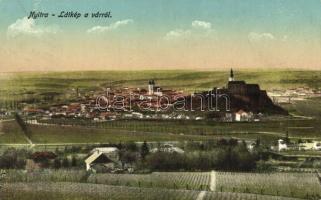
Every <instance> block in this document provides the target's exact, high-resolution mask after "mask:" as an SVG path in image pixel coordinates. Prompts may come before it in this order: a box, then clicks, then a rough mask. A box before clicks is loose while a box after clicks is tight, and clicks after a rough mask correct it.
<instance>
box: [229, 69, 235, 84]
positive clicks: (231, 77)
mask: <svg viewBox="0 0 321 200" xmlns="http://www.w3.org/2000/svg"><path fill="white" fill-rule="evenodd" d="M228 81H229V82H230V81H234V73H233V69H232V68H231V72H230V77H229V78H228Z"/></svg>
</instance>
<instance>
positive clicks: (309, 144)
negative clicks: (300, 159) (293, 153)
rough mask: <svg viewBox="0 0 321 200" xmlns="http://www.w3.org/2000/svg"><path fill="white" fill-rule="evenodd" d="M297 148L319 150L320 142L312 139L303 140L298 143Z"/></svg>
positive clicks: (320, 147)
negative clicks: (309, 140)
mask: <svg viewBox="0 0 321 200" xmlns="http://www.w3.org/2000/svg"><path fill="white" fill-rule="evenodd" d="M299 150H317V151H318V150H321V142H319V141H313V142H305V143H300V144H299Z"/></svg>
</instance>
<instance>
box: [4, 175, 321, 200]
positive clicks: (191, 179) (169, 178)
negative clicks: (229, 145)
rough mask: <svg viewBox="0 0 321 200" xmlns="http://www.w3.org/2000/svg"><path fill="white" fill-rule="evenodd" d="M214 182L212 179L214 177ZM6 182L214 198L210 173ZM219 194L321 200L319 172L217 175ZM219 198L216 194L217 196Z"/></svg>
mask: <svg viewBox="0 0 321 200" xmlns="http://www.w3.org/2000/svg"><path fill="white" fill-rule="evenodd" d="M212 179H213V178H212ZM4 181H5V182H6V183H8V184H11V183H14V182H28V183H36V182H61V183H62V182H73V183H75V184H76V183H86V184H88V185H101V186H115V187H116V186H122V187H127V188H129V187H130V188H140V189H155V190H162V189H176V190H189V191H194V192H196V193H199V192H200V191H207V193H206V195H205V196H204V198H203V199H206V198H211V197H208V196H211V195H213V194H211V193H209V192H210V187H211V173H210V172H154V173H151V174H91V175H90V174H88V173H86V172H85V171H81V170H46V171H43V172H33V173H26V172H25V171H19V170H10V171H8V172H7V174H6V178H5V179H4ZM214 183H215V184H214V186H215V190H214V191H216V192H223V193H226V192H231V195H232V194H233V193H248V194H253V195H272V196H279V197H280V196H283V197H295V198H304V199H318V198H319V197H321V184H320V182H319V178H318V174H317V173H236V172H215V177H214ZM215 195H216V193H215Z"/></svg>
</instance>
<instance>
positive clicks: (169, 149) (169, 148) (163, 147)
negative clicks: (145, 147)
mask: <svg viewBox="0 0 321 200" xmlns="http://www.w3.org/2000/svg"><path fill="white" fill-rule="evenodd" d="M150 152H151V153H156V152H166V153H179V154H183V153H184V150H183V149H181V148H179V147H175V146H173V145H171V144H164V145H161V146H160V147H159V148H154V149H151V151H150Z"/></svg>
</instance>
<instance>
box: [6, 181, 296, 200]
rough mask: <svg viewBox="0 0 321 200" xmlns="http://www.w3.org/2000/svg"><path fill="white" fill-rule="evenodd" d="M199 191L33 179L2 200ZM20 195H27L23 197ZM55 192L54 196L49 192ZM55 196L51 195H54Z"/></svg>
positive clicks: (187, 198)
mask: <svg viewBox="0 0 321 200" xmlns="http://www.w3.org/2000/svg"><path fill="white" fill-rule="evenodd" d="M199 193H200V192H199V191H193V190H173V189H159V188H158V189H155V188H137V187H126V186H108V185H102V184H89V183H69V182H57V183H48V182H34V183H28V184H26V183H10V184H9V183H7V184H5V185H4V187H3V188H2V189H1V194H2V198H3V200H9V199H16V198H17V197H19V199H21V200H31V199H32V200H40V199H41V198H40V197H39V196H41V194H46V197H47V198H46V200H57V199H58V198H55V197H59V198H60V199H61V198H63V199H81V200H96V199H117V200H125V199H132V200H147V199H148V200H154V199H155V200H156V199H164V200H195V199H197V196H198V194H199ZM21 194H24V195H23V196H22V195H21ZM50 194H52V195H50ZM51 197H52V198H51ZM204 199H205V200H210V199H215V200H242V199H246V200H291V198H283V197H274V196H264V195H252V194H242V193H224V192H206V193H205V197H204Z"/></svg>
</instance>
